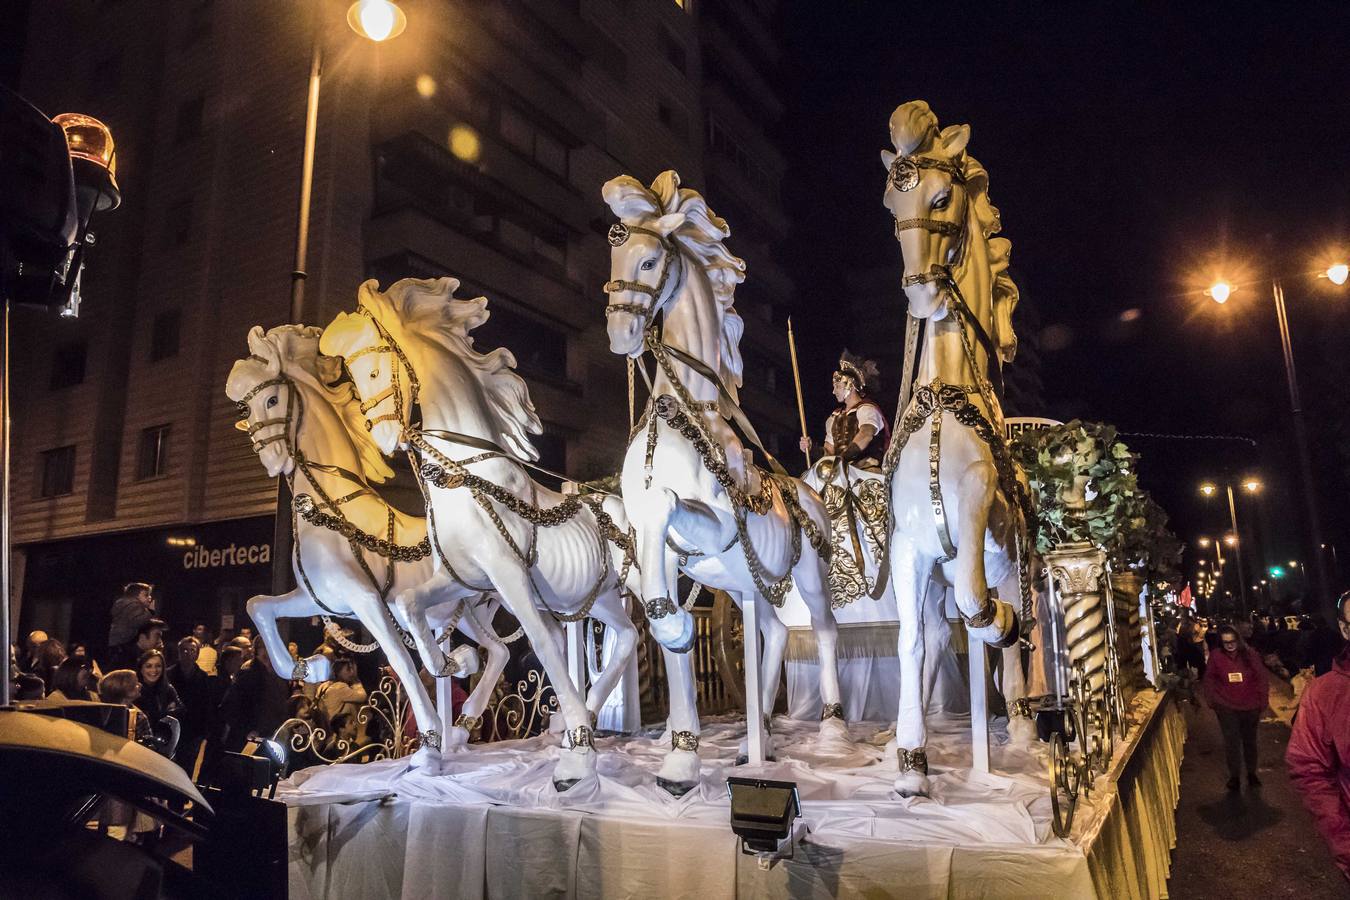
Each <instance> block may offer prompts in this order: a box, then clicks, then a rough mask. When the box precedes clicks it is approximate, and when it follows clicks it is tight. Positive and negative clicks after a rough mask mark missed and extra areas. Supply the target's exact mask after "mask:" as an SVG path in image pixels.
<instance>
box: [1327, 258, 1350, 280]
mask: <svg viewBox="0 0 1350 900" xmlns="http://www.w3.org/2000/svg"><path fill="white" fill-rule="evenodd" d="M1326 277H1327V280H1328V281H1330V282H1331V283H1332V284H1334V285H1338V286H1339V285H1342V284H1345V280H1346V278H1347V277H1350V266H1347V265H1346V264H1345V263H1336V264H1335V265H1334V266H1330V267H1328V269H1327V271H1326Z"/></svg>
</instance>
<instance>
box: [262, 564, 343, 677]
mask: <svg viewBox="0 0 1350 900" xmlns="http://www.w3.org/2000/svg"><path fill="white" fill-rule="evenodd" d="M246 609H247V610H248V617H249V618H250V619H252V620H253V624H254V625H255V626H257V628H258V635H259V636H260V637H261V638H262V639H263V644H265V645H266V646H267V657H268V659H269V660H271V663H272V671H273V672H276V674H277V676H278V677H280V678H286V679H292V678H298V679H301V680H303V681H307V682H309V683H310V684H318V683H319V682H321V681H327V680H328V679H329V677H330V676H331V675H332V663H331V661H330V660H329V659H328V657H326V656H324V655H323V654H322V653H316V654H314V655H313V656H310V657H307V658H305V659H302V660H300V661H299V662H297V663H294V664H292V666H291V668H290V669H287V665H288V664H289V661H290V658H291V651H290V649H289V648H287V646H286V642H285V641H284V640H282V639H281V632H280V631H279V630H278V629H277V619H301V618H309V617H310V616H317V615H319V614H320V613H322V612H323V610H322V609H320V608H319V606H318V604H316V603H315V602H314V600H313V599H312V598H311V597H310V596H309V594H308V593H307V592H306V591H305V590H304V588H301V587H296V588H295V589H294V590H292V591H287V592H286V593H284V594H279V595H277V596H275V597H269V596H267V595H266V594H259V595H258V596H256V597H250V598H249V601H248V604H247V606H246Z"/></svg>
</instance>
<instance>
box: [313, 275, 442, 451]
mask: <svg viewBox="0 0 1350 900" xmlns="http://www.w3.org/2000/svg"><path fill="white" fill-rule="evenodd" d="M446 280H447V281H450V282H452V286H451V287H450V290H451V291H453V290H454V286H457V285H458V284H459V282H457V281H455V280H454V279H446ZM357 297H358V300H357V311H356V312H354V313H338V315H337V318H336V319H334V320H333V321H332V322H331V323H330V324H329V325H328V327H327V328H325V329H324V330H323V337H322V338H321V339H320V340H319V348H320V349H321V350H322V351H323V352H324V353H325V354H328V355H330V356H337V357H341V359H342V360H343V362H344V364H345V365H346V367H347V372H348V374H349V375H350V376H351V380H352V386H353V387H354V388H355V390H356V395H357V397H358V398H360V402H361V406H360V410H361V414H362V415H363V417H364V419H365V426H364V427H365V429H366V430H367V431H368V432H370V436H371V438H372V439H373V440H374V441H375V444H376V445H377V446H378V447H379V448H380V451H381V452H383V453H384V454H385V455H391V454H393V453H394V451H395V450H397V449H398V448H399V446H400V445H401V444H402V443H403V433H404V430H405V429H406V428H407V427H408V425H409V424H411V421H412V410H413V407H414V406H415V405H416V404H417V400H418V397H417V391H418V384H419V383H418V380H417V373H416V372H415V371H414V370H413V368H412V363H411V362H410V361H409V359H408V357H407V355H406V353H405V352H404V349H403V342H401V341H400V340H399V337H398V336H396V334H397V335H399V336H401V329H400V327H399V321H398V316H397V314H396V312H395V310H394V308H393V305H392V304H391V303H390V302H389V298H388V297H386V296H385V295H384V294H383V293H382V292H381V291H380V287H379V282H377V281H375V280H374V279H371V280H368V281H366V282H364V283H362V285H361V287H360V288H359V289H358V290H357ZM391 329H392V330H391Z"/></svg>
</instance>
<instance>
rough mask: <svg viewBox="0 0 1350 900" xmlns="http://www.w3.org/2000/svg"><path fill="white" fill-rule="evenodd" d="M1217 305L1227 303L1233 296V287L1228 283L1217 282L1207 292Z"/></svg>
mask: <svg viewBox="0 0 1350 900" xmlns="http://www.w3.org/2000/svg"><path fill="white" fill-rule="evenodd" d="M1205 294H1207V295H1208V296H1209V298H1210V299H1211V300H1213V301H1214V302H1215V303H1227V302H1228V298H1229V297H1231V296H1232V295H1233V286H1232V285H1231V284H1229V283H1228V282H1226V281H1216V282H1214V283H1213V284H1211V285H1210V286H1209V290H1207V291H1205Z"/></svg>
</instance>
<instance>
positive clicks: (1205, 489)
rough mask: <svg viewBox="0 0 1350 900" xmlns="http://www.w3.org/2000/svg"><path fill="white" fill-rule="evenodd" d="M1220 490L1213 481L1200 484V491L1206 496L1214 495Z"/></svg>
mask: <svg viewBox="0 0 1350 900" xmlns="http://www.w3.org/2000/svg"><path fill="white" fill-rule="evenodd" d="M1218 490H1219V488H1218V486H1217V485H1215V484H1214V483H1213V482H1209V481H1206V482H1204V483H1203V484H1201V485H1200V493H1202V494H1204V495H1205V496H1206V497H1213V496H1214V494H1215V492H1216V491H1218Z"/></svg>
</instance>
